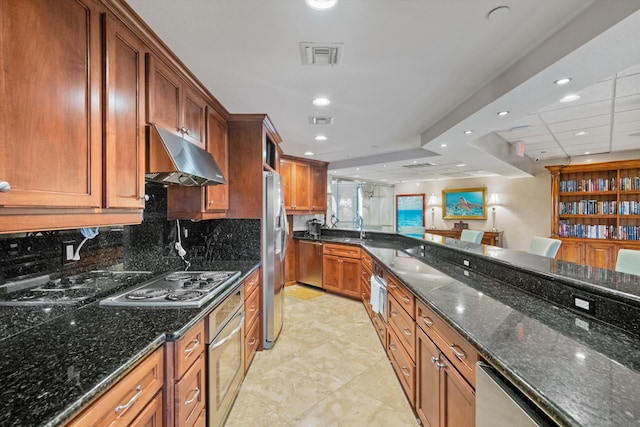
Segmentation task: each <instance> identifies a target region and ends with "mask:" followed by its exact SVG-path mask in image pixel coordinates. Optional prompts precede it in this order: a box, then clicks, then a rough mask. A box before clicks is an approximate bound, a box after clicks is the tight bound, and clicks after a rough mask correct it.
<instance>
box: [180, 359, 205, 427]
mask: <svg viewBox="0 0 640 427" xmlns="http://www.w3.org/2000/svg"><path fill="white" fill-rule="evenodd" d="M205 372H206V369H205V363H204V354H201V355H200V357H199V358H198V360H197V361H196V362H195V363H194V364H193V366H192V367H191V368H189V370H188V371H187V373H186V374H185V375H184V377H182V379H181V380H180V381H178V382H177V383H176V387H175V420H176V425H178V426H185V427H191V426H193V425H195V423H196V421H197V420H198V417H199V416H200V412H201V411H202V409H204V407H205V396H206V393H205V391H206V390H205V387H206V378H205Z"/></svg>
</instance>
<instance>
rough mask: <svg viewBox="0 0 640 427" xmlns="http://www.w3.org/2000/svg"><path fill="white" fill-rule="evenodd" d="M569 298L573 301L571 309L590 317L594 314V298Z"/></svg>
mask: <svg viewBox="0 0 640 427" xmlns="http://www.w3.org/2000/svg"><path fill="white" fill-rule="evenodd" d="M571 298H572V299H573V308H575V309H576V310H578V311H582V312H585V313H589V314H592V315H595V314H596V300H595V299H594V298H591V297H586V296H578V295H571Z"/></svg>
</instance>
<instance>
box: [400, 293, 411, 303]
mask: <svg viewBox="0 0 640 427" xmlns="http://www.w3.org/2000/svg"><path fill="white" fill-rule="evenodd" d="M402 301H404V302H406V303H407V304H409V303H410V302H411V298H409V297H408V296H406V295H402Z"/></svg>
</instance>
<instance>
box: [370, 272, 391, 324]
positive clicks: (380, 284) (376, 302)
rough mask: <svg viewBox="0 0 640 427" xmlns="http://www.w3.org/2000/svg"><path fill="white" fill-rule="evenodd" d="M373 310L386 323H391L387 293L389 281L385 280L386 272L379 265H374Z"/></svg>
mask: <svg viewBox="0 0 640 427" xmlns="http://www.w3.org/2000/svg"><path fill="white" fill-rule="evenodd" d="M369 301H370V303H371V309H372V310H373V311H374V312H375V313H377V315H378V316H380V318H381V319H382V320H384V323H388V322H389V300H388V293H387V280H386V279H385V278H384V270H383V269H382V267H381V266H380V265H379V264H378V263H374V264H373V272H372V274H371V297H370V300H369Z"/></svg>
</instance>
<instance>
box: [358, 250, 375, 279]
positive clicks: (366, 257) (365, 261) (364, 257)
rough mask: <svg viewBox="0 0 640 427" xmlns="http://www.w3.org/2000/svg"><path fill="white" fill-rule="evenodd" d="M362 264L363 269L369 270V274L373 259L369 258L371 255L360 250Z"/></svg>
mask: <svg viewBox="0 0 640 427" xmlns="http://www.w3.org/2000/svg"><path fill="white" fill-rule="evenodd" d="M361 259H362V266H363V267H364V268H363V270H364V269H367V270H368V271H369V275H371V269H372V268H373V259H372V258H371V255H369V254H368V253H366V252H365V251H362V258H361Z"/></svg>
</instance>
